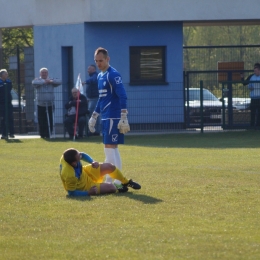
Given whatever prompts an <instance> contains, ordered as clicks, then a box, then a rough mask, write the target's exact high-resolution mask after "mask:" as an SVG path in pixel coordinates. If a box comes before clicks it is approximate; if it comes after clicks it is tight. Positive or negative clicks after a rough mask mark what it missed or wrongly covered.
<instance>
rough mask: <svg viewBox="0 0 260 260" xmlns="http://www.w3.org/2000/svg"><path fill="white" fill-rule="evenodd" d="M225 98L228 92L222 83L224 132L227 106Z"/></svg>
mask: <svg viewBox="0 0 260 260" xmlns="http://www.w3.org/2000/svg"><path fill="white" fill-rule="evenodd" d="M225 96H226V90H225V87H224V83H222V129H223V130H224V129H225V127H226V111H225V110H226V105H225V99H224V98H225Z"/></svg>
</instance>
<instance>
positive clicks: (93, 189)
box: [68, 186, 97, 197]
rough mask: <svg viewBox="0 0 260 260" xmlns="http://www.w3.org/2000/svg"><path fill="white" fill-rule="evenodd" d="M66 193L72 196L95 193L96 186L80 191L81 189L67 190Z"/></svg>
mask: <svg viewBox="0 0 260 260" xmlns="http://www.w3.org/2000/svg"><path fill="white" fill-rule="evenodd" d="M68 194H69V196H74V197H80V196H90V195H96V194H97V187H96V186H93V187H91V188H90V189H89V191H81V190H73V191H68Z"/></svg>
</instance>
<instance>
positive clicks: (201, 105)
mask: <svg viewBox="0 0 260 260" xmlns="http://www.w3.org/2000/svg"><path fill="white" fill-rule="evenodd" d="M203 126H204V120H203V81H202V80H201V81H200V132H201V133H203Z"/></svg>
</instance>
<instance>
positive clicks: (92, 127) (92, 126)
mask: <svg viewBox="0 0 260 260" xmlns="http://www.w3.org/2000/svg"><path fill="white" fill-rule="evenodd" d="M98 115H99V114H98V113H96V112H93V114H92V116H91V118H90V119H89V121H88V128H89V131H90V132H91V133H95V131H96V129H95V125H96V122H97V118H98Z"/></svg>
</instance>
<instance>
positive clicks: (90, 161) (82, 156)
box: [80, 153, 94, 163]
mask: <svg viewBox="0 0 260 260" xmlns="http://www.w3.org/2000/svg"><path fill="white" fill-rule="evenodd" d="M80 154H81V159H82V160H83V161H85V162H88V163H93V162H94V160H93V159H92V158H91V157H90V156H89V155H88V154H86V153H80Z"/></svg>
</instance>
